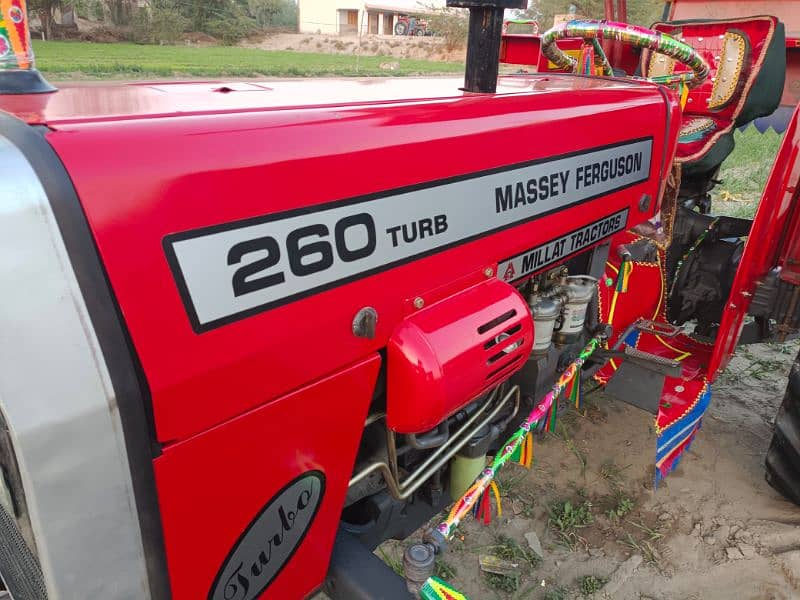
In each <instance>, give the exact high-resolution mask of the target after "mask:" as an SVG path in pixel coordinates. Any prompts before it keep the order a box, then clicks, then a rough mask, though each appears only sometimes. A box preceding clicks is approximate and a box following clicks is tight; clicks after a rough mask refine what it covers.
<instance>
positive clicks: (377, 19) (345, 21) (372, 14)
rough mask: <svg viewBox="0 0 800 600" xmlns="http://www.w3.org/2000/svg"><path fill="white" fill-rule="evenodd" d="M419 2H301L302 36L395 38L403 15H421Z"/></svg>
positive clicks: (339, 0) (306, 0)
mask: <svg viewBox="0 0 800 600" xmlns="http://www.w3.org/2000/svg"><path fill="white" fill-rule="evenodd" d="M415 6H416V3H412V2H400V1H397V3H396V4H395V3H392V2H391V0H388V1H387V2H386V3H377V2H364V1H363V0H299V2H298V10H299V15H298V30H299V31H300V33H327V34H334V35H336V34H338V35H358V34H360V35H364V34H376V35H394V26H395V24H396V23H397V19H398V18H399V17H400V16H403V15H408V14H421V13H422V12H424V11H420V10H417V9H415Z"/></svg>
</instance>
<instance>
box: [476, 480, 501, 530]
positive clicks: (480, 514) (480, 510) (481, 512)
mask: <svg viewBox="0 0 800 600" xmlns="http://www.w3.org/2000/svg"><path fill="white" fill-rule="evenodd" d="M492 494H494V500H495V506H497V516H498V517H502V516H503V504H502V502H500V489H499V488H498V487H497V483H496V482H495V481H492V482H491V483H490V484H489V487H487V488H486V489H485V490H484V491H483V494H482V495H481V498H480V500H478V501H477V502H476V503H475V506H474V507H473V508H472V516H474V517H475V519H476V520H478V521H483V524H484V525H488V524H489V523H491V522H492V501H491V498H490V496H491V495H492Z"/></svg>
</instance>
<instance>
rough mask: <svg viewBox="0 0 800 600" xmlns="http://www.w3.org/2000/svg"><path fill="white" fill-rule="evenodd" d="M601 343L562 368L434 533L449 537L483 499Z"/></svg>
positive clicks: (595, 340) (594, 342)
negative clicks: (490, 462) (550, 386)
mask: <svg viewBox="0 0 800 600" xmlns="http://www.w3.org/2000/svg"><path fill="white" fill-rule="evenodd" d="M602 342H603V338H602V336H596V337H593V338H592V339H590V340H589V343H588V344H586V346H584V348H583V350H581V352H580V354H579V355H578V357H577V358H576V359H575V360H574V361H573V362H572V363H570V365H569V366H568V367H567V368H566V369H565V370H564V372H563V373H562V374H561V376H560V377H559V378H558V379H557V380H556V382H555V383H554V384H553V387H552V388H550V391H549V392H547V394H546V395H545V397H544V398H543V399H542V401H541V402H540V403H539V404H537V405H536V406H535V407H534V409H533V410H532V411H531V412H530V414H529V415H528V416H527V418H526V419H525V420H524V421H523V422H522V424H521V425H520V426H519V429H517V431H515V432H514V434H513V435H512V436H511V437H510V438H509V439H508V441H507V442H506V443H505V444H504V445H503V447H502V449H501V450H499V451H498V453H497V454H496V455H495V457H494V460H493V461H492V464H491V465H489V466H487V467H486V468H485V469H484V470H483V471H481V473H480V475H478V477H476V478H475V481H474V482H473V483H472V485H471V486H470V487H469V489H468V490H467V491H466V492H464V495H463V496H461V498H459V499H458V500H457V501H456V503H455V504H454V505H453V508H452V509H451V510H450V513H449V514H448V515H447V518H445V520H444V521H442V522H441V523H440V524H439V525H438V526H437V527H436V530H435V531H436V534H438V535H441V536H442V537H443V538H444V539H447V538H449V537H450V535H451V534H452V532H453V530H454V529H455V528H456V527H458V524H459V523H460V522H461V520H462V519H463V518H464V516H465V515H466V514H467V513H468V512H469V511H470V510H472V508H473V507H474V506H475V504H476V503H478V502H479V501H482V498H483V494H484V492H485V491H486V490H487V489H488V488H489V486H490V485H491V484H492V483H493V481H494V478H495V475H496V474H497V472H498V471H499V470H500V469H501V468H502V467H503V465H505V464H506V463H507V462H508V461H509V460H511V459H512V457H513V456H515V453H516V452H517V450H518V449H519V447H520V446H521V445H522V444H523V443H524V441H525V439H526V438H527V436H528V434H529V433H530V431H531V428H533V427H534V426H535V425H537V424H538V423H539V422H540V421H541V420H542V419H544V418H545V415H547V414H549V411H550V409H551V408H552V407H553V405H554V404H555V403H556V399H557V398H558V397H559V395H561V393H562V392H563V391H564V390H565V389H566V387H567V385H568V384H569V383H570V381H572V379H573V378H575V377H579V376H580V368H581V366H583V364H584V363H585V362H586V360H587V359H588V358H589V357H590V356H591V355H592V354H593V353H594V351H595V350H597V349H598V348H599V347H600V346H601V345H602ZM513 392H516V393H517V394H519V388H516V389H515V390H512V393H513Z"/></svg>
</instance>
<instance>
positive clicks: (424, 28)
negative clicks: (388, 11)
mask: <svg viewBox="0 0 800 600" xmlns="http://www.w3.org/2000/svg"><path fill="white" fill-rule="evenodd" d="M394 34H395V35H416V36H425V35H430V33H429V32H428V21H426V20H425V19H421V18H420V17H418V16H416V15H400V16H399V17H397V23H395V24H394Z"/></svg>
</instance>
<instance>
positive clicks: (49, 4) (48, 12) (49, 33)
mask: <svg viewBox="0 0 800 600" xmlns="http://www.w3.org/2000/svg"><path fill="white" fill-rule="evenodd" d="M61 6H62V3H61V0H30V1H29V2H28V12H29V13H33V14H35V15H36V16H37V17H39V21H40V22H41V24H42V33H43V34H44V38H45V39H46V40H49V39H51V38H52V37H53V28H54V25H55V16H54V13H55V11H56V9H60V8H61Z"/></svg>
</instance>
